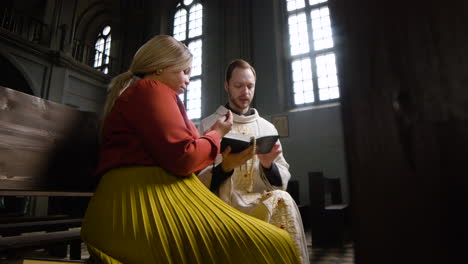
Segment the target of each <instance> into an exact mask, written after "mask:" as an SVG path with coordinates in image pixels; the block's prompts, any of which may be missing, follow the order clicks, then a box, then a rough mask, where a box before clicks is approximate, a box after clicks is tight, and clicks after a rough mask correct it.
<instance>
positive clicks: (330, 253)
mask: <svg viewBox="0 0 468 264" xmlns="http://www.w3.org/2000/svg"><path fill="white" fill-rule="evenodd" d="M306 239H307V244H308V249H309V256H310V263H313V264H354V250H353V245H352V244H351V243H349V244H346V245H345V246H344V247H342V248H317V247H312V237H311V233H310V232H309V231H306ZM81 252H82V254H81V258H82V259H87V258H89V253H88V251H87V249H86V247H85V246H84V244H83V246H82V251H81ZM29 256H31V257H38V258H47V257H49V256H48V255H47V252H46V251H45V250H36V251H34V252H31V254H29ZM66 259H68V257H67V258H66ZM0 264H3V262H2V261H1V260H0Z"/></svg>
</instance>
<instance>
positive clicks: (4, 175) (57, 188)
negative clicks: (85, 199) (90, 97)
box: [0, 86, 98, 196]
mask: <svg viewBox="0 0 468 264" xmlns="http://www.w3.org/2000/svg"><path fill="white" fill-rule="evenodd" d="M97 135H98V117H97V114H96V113H91V112H83V111H79V110H77V109H75V108H72V107H69V106H66V105H62V104H58V103H55V102H52V101H48V100H45V99H42V98H39V97H35V96H31V95H28V94H25V93H22V92H18V91H15V90H12V89H9V88H5V87H1V86H0V196H2V195H45V196H89V195H92V192H93V191H94V188H95V185H96V182H97V179H96V177H94V176H93V171H94V169H95V166H96V163H97V153H98V137H97Z"/></svg>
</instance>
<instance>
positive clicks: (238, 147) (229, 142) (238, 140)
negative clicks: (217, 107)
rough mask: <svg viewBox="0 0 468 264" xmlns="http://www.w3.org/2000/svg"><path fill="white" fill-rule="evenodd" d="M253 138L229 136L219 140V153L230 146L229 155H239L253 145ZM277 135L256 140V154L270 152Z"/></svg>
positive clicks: (239, 135) (236, 135)
mask: <svg viewBox="0 0 468 264" xmlns="http://www.w3.org/2000/svg"><path fill="white" fill-rule="evenodd" d="M253 138H254V137H253V136H247V135H242V134H230V135H226V136H224V137H223V139H222V140H221V152H223V151H224V150H225V149H226V148H227V146H231V153H239V152H241V151H243V150H244V149H246V148H248V147H249V146H250V145H252V144H253ZM278 139H279V135H268V136H261V137H257V138H256V146H257V154H266V153H269V152H270V151H271V149H272V148H273V145H275V143H276V141H277V140H278Z"/></svg>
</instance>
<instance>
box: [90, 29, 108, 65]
mask: <svg viewBox="0 0 468 264" xmlns="http://www.w3.org/2000/svg"><path fill="white" fill-rule="evenodd" d="M110 47H111V27H110V26H108V25H107V26H105V27H104V28H103V29H102V30H101V32H99V34H98V36H97V40H96V44H94V48H95V54H94V64H93V67H94V68H95V69H97V70H100V71H102V72H103V73H105V74H107V73H109V65H110Z"/></svg>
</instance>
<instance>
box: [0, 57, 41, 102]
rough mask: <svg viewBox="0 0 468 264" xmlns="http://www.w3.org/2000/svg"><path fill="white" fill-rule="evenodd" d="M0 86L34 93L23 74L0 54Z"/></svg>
mask: <svg viewBox="0 0 468 264" xmlns="http://www.w3.org/2000/svg"><path fill="white" fill-rule="evenodd" d="M0 71H1V73H2V74H1V77H0V86H4V87H8V88H11V89H13V90H17V91H20V92H23V93H27V94H30V95H34V93H33V91H32V89H31V87H30V86H29V84H28V83H27V82H26V80H25V79H24V76H23V74H22V73H21V72H20V71H19V70H18V69H17V68H16V67H15V65H13V64H12V63H11V62H10V61H9V60H7V59H6V58H5V57H3V56H1V55H0Z"/></svg>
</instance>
